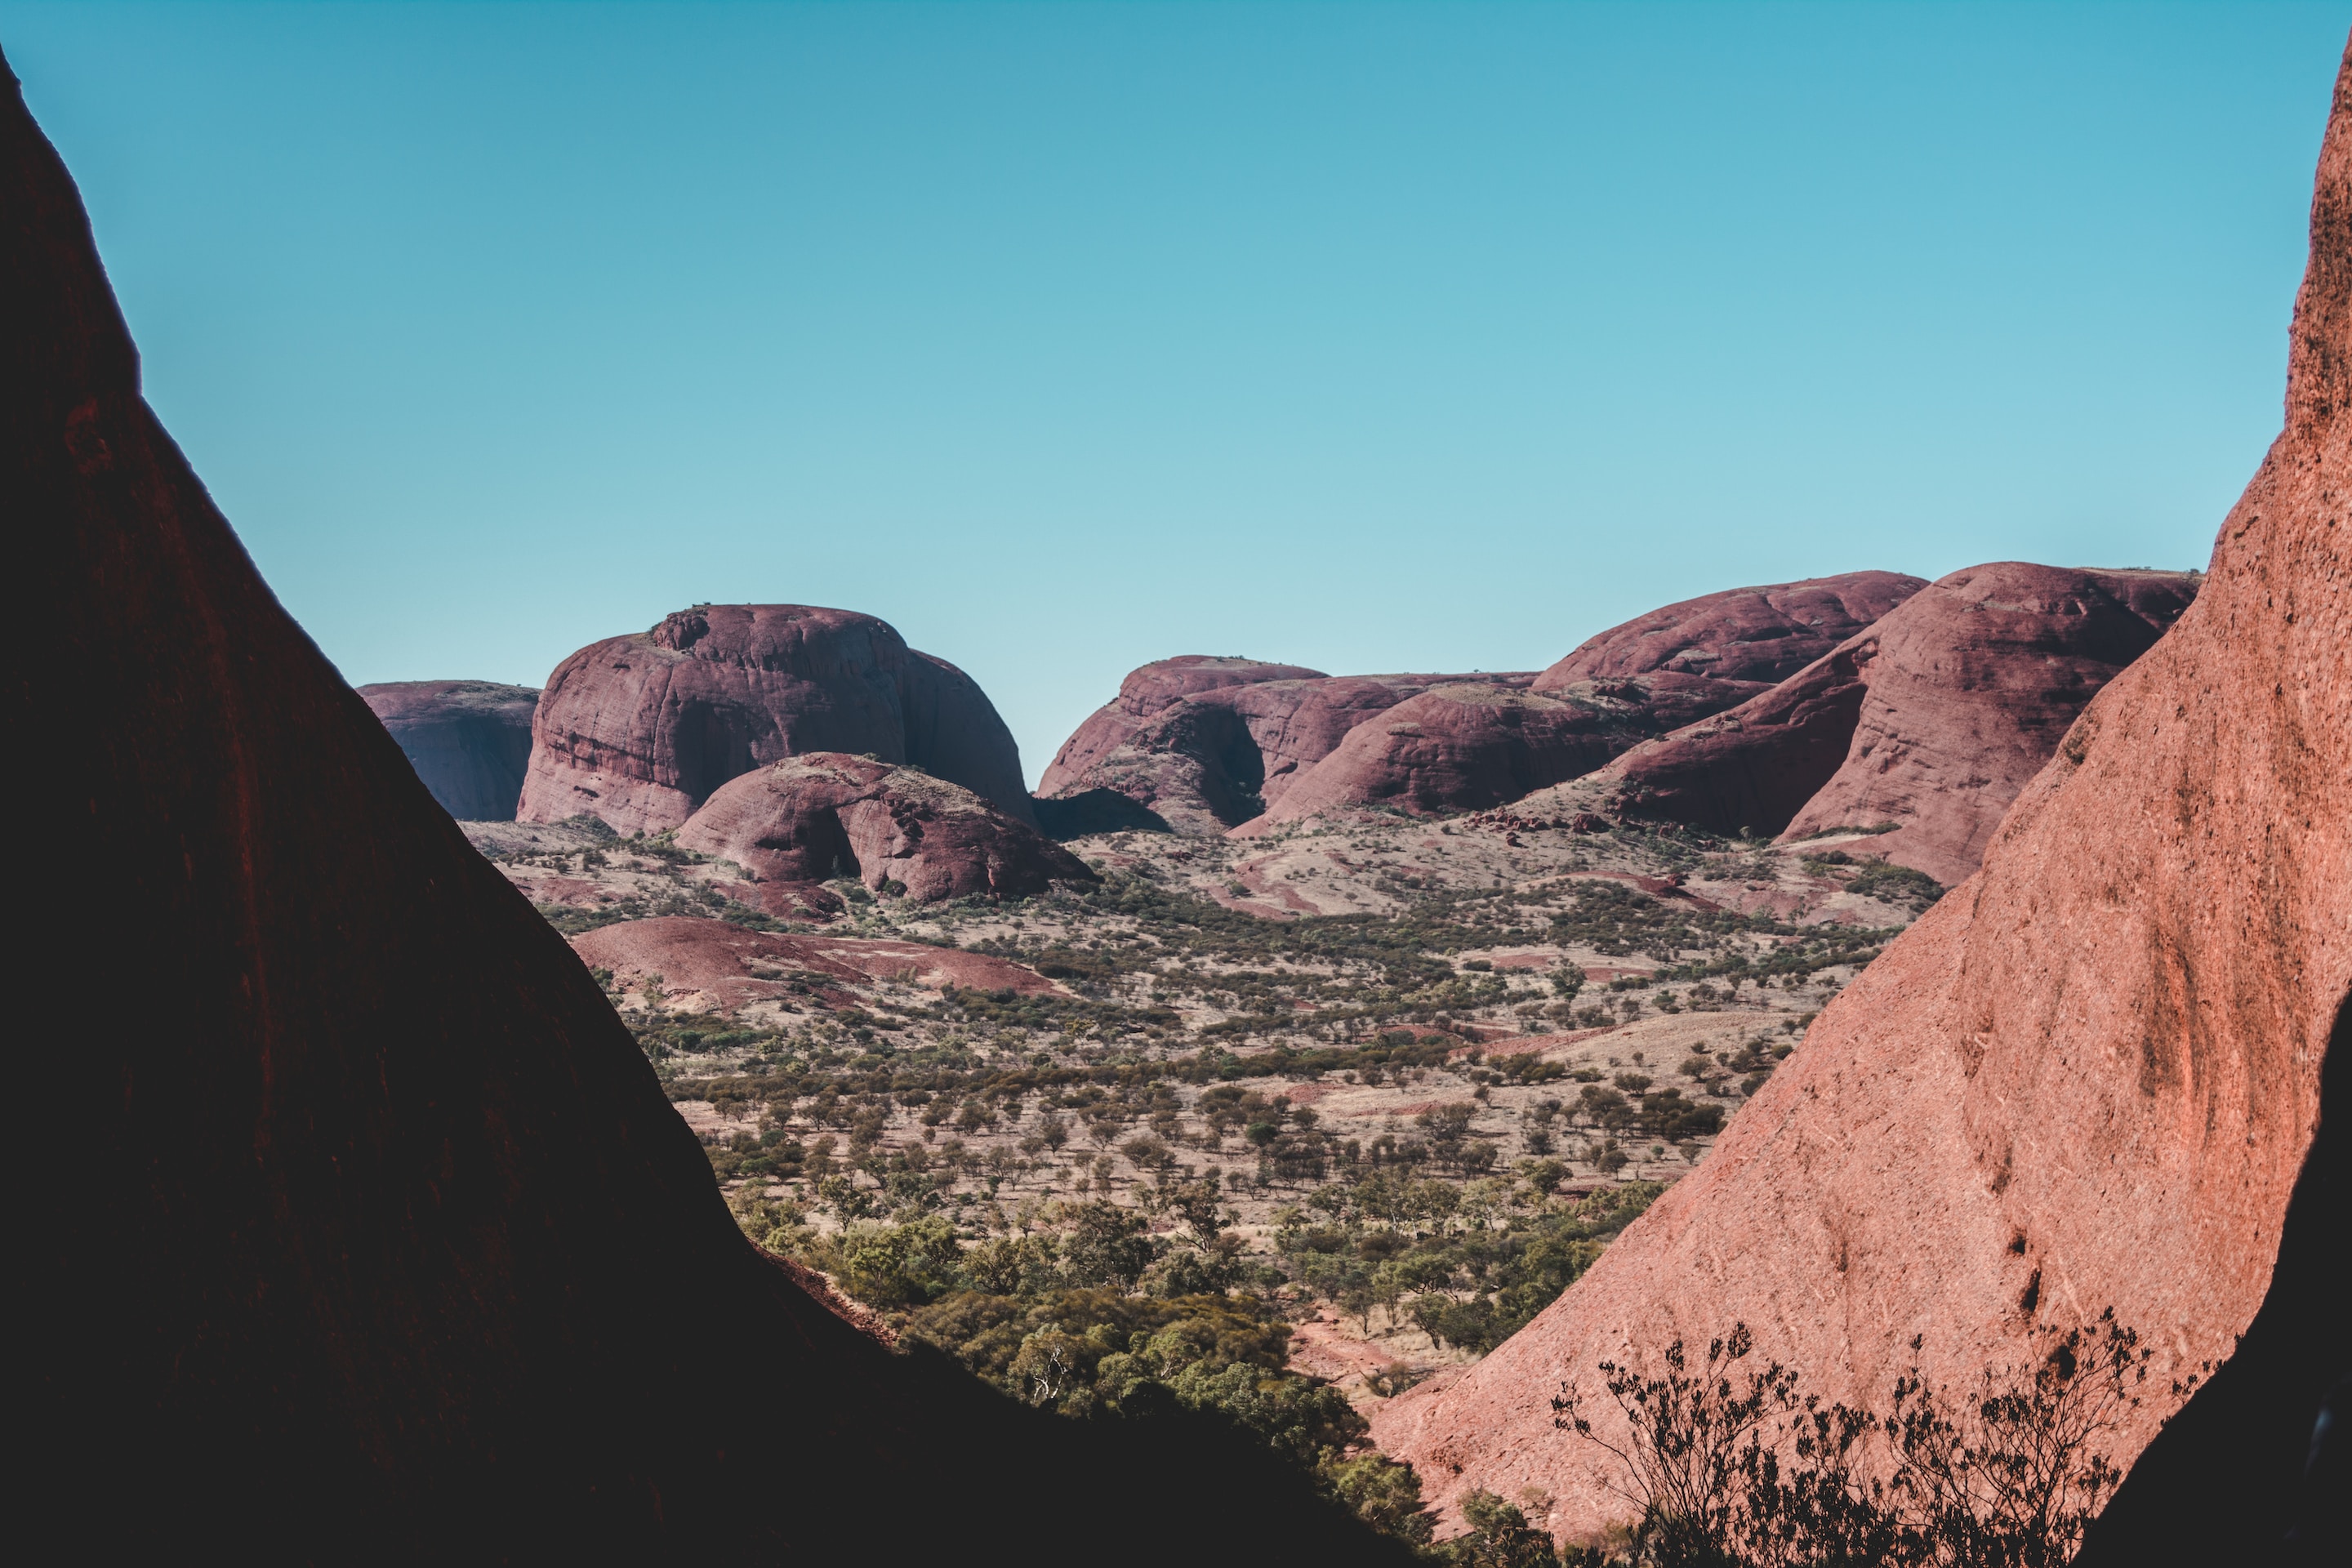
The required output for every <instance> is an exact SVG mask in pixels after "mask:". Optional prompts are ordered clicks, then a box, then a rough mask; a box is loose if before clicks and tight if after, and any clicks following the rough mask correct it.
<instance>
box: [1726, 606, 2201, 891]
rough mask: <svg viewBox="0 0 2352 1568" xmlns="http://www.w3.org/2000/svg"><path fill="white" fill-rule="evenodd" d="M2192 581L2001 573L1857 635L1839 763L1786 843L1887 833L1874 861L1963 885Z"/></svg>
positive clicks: (2176, 609) (1876, 844) (2169, 619)
mask: <svg viewBox="0 0 2352 1568" xmlns="http://www.w3.org/2000/svg"><path fill="white" fill-rule="evenodd" d="M2202 581H2203V579H2202V577H2201V576H2200V575H2199V574H2195V573H2181V572H2084V571H2076V570H2074V569H2071V568H2067V567H2059V566H2034V565H2029V564H2026V563H2021V562H2014V561H2002V562H1995V563H1992V564H1990V565H1987V566H1971V567H1969V568H1968V569H1967V570H1965V571H1961V572H1955V573H1953V574H1951V575H1950V576H1948V577H1945V578H1942V579H1940V580H1938V581H1937V583H1935V584H1933V585H1931V586H1930V587H1928V588H1927V589H1926V590H1924V591H1922V592H1921V593H1919V594H1918V595H1915V596H1914V597H1913V598H1912V599H1911V600H1910V601H1909V602H1907V603H1906V604H1905V605H1903V607H1902V608H1901V609H1899V610H1896V611H1895V613H1894V614H1892V615H1890V616H1887V617H1886V618H1885V620H1884V621H1882V622H1881V623H1879V625H1878V626H1875V627H1874V628H1873V629H1872V631H1871V633H1870V634H1869V635H1870V636H1871V637H1872V638H1873V639H1874V641H1875V642H1876V644H1877V648H1876V657H1874V658H1871V659H1870V660H1869V661H1868V663H1867V664H1866V665H1865V666H1864V668H1863V670H1862V678H1863V680H1864V685H1865V687H1866V691H1865V694H1864V698H1863V700H1862V704H1861V707H1860V709H1859V710H1858V711H1857V714H1856V718H1855V724H1854V731H1853V742H1852V743H1851V746H1850V747H1849V750H1848V752H1847V755H1846V757H1845V760H1844V762H1843V763H1842V764H1841V765H1840V767H1839V768H1838V770H1837V772H1836V773H1834V774H1832V776H1831V777H1830V778H1829V780H1828V781H1827V782H1826V783H1825V784H1822V788H1821V789H1820V791H1819V792H1818V793H1816V794H1815V795H1813V796H1812V798H1811V800H1809V801H1808V802H1807V803H1806V804H1805V805H1804V807H1803V809H1801V811H1799V812H1798V813H1797V815H1796V816H1795V817H1794V818H1793V819H1791V820H1790V823H1789V825H1788V826H1787V829H1786V834H1785V836H1786V837H1790V838H1802V837H1807V836H1809V835H1811V834H1817V833H1823V832H1827V831H1829V830H1831V829H1832V828H1837V827H1848V826H1851V827H1877V826H1885V824H1887V823H1895V824H1898V825H1899V826H1898V829H1897V831H1895V832H1893V833H1889V834H1885V836H1883V837H1879V838H1877V839H1875V840H1874V841H1873V843H1872V846H1871V847H1872V849H1873V851H1874V853H1877V854H1882V855H1884V856H1885V857H1886V858H1888V859H1890V860H1892V861H1894V862H1895V863H1896V864H1897V865H1903V866H1909V867H1912V868H1915V869H1917V870H1921V871H1925V872H1927V874H1928V875H1929V876H1931V877H1933V878H1935V879H1937V881H1939V882H1943V883H1946V884H1948V885H1949V884H1954V883H1958V882H1960V881H1962V880H1964V879H1966V878H1967V877H1968V875H1969V873H1970V872H1971V871H1974V870H1975V869H1976V868H1977V864H1978V862H1979V861H1980V860H1981V859H1983V858H1984V850H1985V846H1986V845H1987V844H1988V843H1990V841H1991V838H1992V833H1993V829H1994V828H1996V827H1998V826H2000V819H2001V816H2002V815H2003V814H2004V813H2006V812H2007V811H2008V810H2009V805H2010V802H2011V801H2013V800H2015V799H2016V798H2017V795H2018V792H2019V791H2020V790H2022V789H2023V788H2024V787H2025V785H2026V783H2027V781H2028V780H2030V779H2032V777H2033V775H2034V774H2035V773H2039V772H2041V770H2042V764H2043V763H2047V762H2048V761H2049V760H2050V757H2051V754H2052V753H2053V752H2056V751H2057V749H2058V745H2059V742H2060V741H2062V740H2063V738H2064V736H2065V734H2066V731H2067V729H2068V728H2069V727H2070V726H2071V725H2073V723H2074V718H2075V715H2077V714H2079V713H2081V712H2082V710H2083V709H2084V705H2085V704H2086V703H2088V702H2089V701H2090V700H2091V699H2092V698H2094V697H2095V696H2096V695H2098V692H2099V689H2100V688H2102V687H2104V686H2105V685H2106V683H2107V682H2108V681H2110V680H2112V679H2115V678H2116V675H2117V674H2118V673H2119V672H2121V671H2122V670H2123V668H2125V667H2126V666H2127V665H2129V664H2130V663H2131V662H2132V661H2133V660H2134V659H2137V658H2139V657H2140V656H2141V655H2142V654H2145V653H2146V652H2147V650H2148V649H2149V648H2150V647H2154V646H2155V645H2156V639H2157V638H2158V637H2162V636H2163V635H2164V633H2165V631H2166V629H2167V628H2168V627H2169V626H2171V625H2172V623H2173V622H2174V621H2175V620H2177V619H2179V616H2180V613H2181V612H2182V611H2183V610H2185V609H2187V608H2188V607H2189V604H2190V602H2191V601H2192V600H2194V599H2195V598H2196V596H2197V589H2198V585H2199V584H2200V583H2201V582H2202ZM1756 826H1758V827H1759V830H1761V829H1763V828H1765V827H1766V826H1767V825H1766V824H1761V823H1759V824H1757V825H1756Z"/></svg>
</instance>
